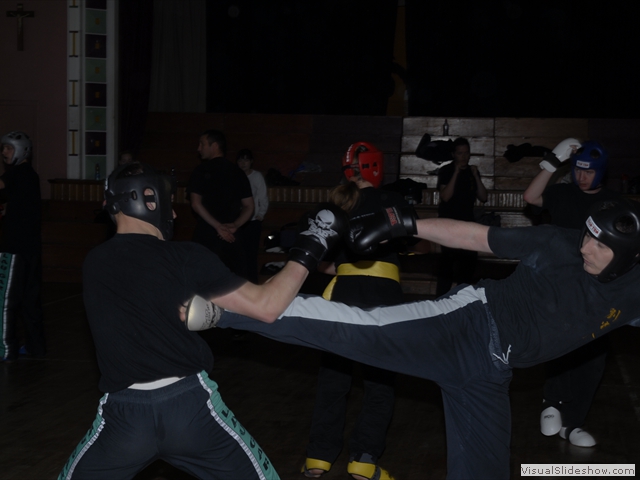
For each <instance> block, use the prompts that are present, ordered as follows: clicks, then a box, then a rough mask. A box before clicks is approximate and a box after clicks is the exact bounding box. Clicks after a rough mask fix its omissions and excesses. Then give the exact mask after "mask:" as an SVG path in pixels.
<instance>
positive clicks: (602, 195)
mask: <svg viewBox="0 0 640 480" xmlns="http://www.w3.org/2000/svg"><path fill="white" fill-rule="evenodd" d="M618 198H620V193H618V192H616V191H613V190H609V189H608V188H602V189H601V190H600V191H599V192H597V193H585V192H583V191H582V190H580V188H579V187H578V186H577V185H576V184H575V183H558V184H555V185H550V186H549V187H548V188H547V189H546V190H545V191H544V193H543V194H542V202H543V203H542V209H547V210H549V213H550V214H551V223H552V224H553V225H558V226H560V227H565V228H575V229H578V230H582V228H583V227H584V222H586V221H587V217H588V216H589V209H590V208H591V206H592V205H593V204H595V203H597V202H601V201H603V200H616V199H618ZM542 209H540V210H542ZM534 211H536V210H534Z"/></svg>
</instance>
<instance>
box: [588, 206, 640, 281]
mask: <svg viewBox="0 0 640 480" xmlns="http://www.w3.org/2000/svg"><path fill="white" fill-rule="evenodd" d="M639 210H640V209H639V208H638V205H637V204H635V203H632V202H630V201H628V200H616V201H605V202H600V203H597V204H596V205H594V206H593V207H592V209H591V212H590V216H589V218H587V221H586V222H585V226H584V228H583V230H582V235H581V236H580V242H582V239H583V238H584V236H585V235H590V236H592V237H593V238H595V239H597V240H598V241H599V242H601V243H603V244H605V245H606V246H607V247H609V248H610V249H611V250H612V251H613V259H612V260H611V262H610V263H609V265H607V266H606V267H605V268H604V270H602V272H600V274H599V275H598V280H599V281H600V282H602V283H607V282H610V281H611V280H615V279H616V278H618V277H620V276H621V275H623V274H625V273H627V272H628V271H629V270H631V269H632V268H633V267H634V266H635V265H636V263H638V260H640V211H639ZM622 225H624V228H623V230H624V231H623V230H621V226H622ZM581 245H582V244H581Z"/></svg>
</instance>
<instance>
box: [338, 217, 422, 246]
mask: <svg viewBox="0 0 640 480" xmlns="http://www.w3.org/2000/svg"><path fill="white" fill-rule="evenodd" d="M416 233H418V228H417V226H416V212H415V210H414V209H413V207H410V206H404V207H388V208H385V209H383V210H380V211H379V212H376V213H370V214H367V215H361V216H359V217H355V218H352V219H351V222H350V224H349V235H347V244H348V245H349V247H350V248H351V249H352V250H353V251H354V252H356V253H360V254H368V253H372V252H373V251H375V249H376V248H377V247H378V244H379V243H380V242H383V241H385V240H392V239H394V238H399V237H408V236H411V235H415V234H416Z"/></svg>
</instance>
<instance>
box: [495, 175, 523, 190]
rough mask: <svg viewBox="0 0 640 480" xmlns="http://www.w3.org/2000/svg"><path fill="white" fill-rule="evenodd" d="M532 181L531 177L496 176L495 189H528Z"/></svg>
mask: <svg viewBox="0 0 640 480" xmlns="http://www.w3.org/2000/svg"><path fill="white" fill-rule="evenodd" d="M530 183H531V178H530V177H494V183H493V188H494V189H495V190H522V191H524V190H526V189H527V187H528V186H529V184H530Z"/></svg>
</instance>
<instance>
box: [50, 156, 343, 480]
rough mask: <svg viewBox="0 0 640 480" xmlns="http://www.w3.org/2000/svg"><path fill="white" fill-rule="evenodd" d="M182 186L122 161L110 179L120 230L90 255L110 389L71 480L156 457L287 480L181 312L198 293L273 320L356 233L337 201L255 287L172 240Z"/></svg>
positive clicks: (96, 332) (94, 325) (183, 465)
mask: <svg viewBox="0 0 640 480" xmlns="http://www.w3.org/2000/svg"><path fill="white" fill-rule="evenodd" d="M243 175H244V174H243ZM174 189H175V185H174V183H173V181H172V178H171V177H170V176H167V175H159V174H157V173H156V172H155V171H153V169H152V168H151V167H150V166H148V165H145V164H141V163H139V162H133V163H131V164H127V165H123V166H121V167H118V168H117V169H116V170H115V171H114V172H113V173H112V174H111V175H110V176H109V178H108V180H107V185H106V189H105V209H106V210H107V212H108V213H109V214H110V215H111V216H112V218H113V219H114V220H115V222H116V225H117V233H116V235H115V236H114V237H113V238H111V239H110V240H108V241H106V242H104V243H103V244H101V245H99V246H98V247H96V248H94V249H93V250H92V251H91V252H89V254H88V255H87V257H86V259H85V263H84V266H83V295H84V304H85V308H86V312H87V319H88V322H89V326H90V328H91V334H92V337H93V341H94V344H95V348H96V357H97V361H98V367H99V369H100V374H101V377H100V382H99V385H98V386H99V388H100V390H101V391H102V392H104V396H103V397H102V399H101V400H100V405H99V407H98V415H97V418H96V420H95V421H94V423H93V425H92V427H91V428H90V430H89V432H88V433H87V434H86V435H85V437H84V438H83V439H82V441H81V442H80V444H79V445H78V447H77V448H76V449H75V451H74V452H73V453H72V455H71V457H70V458H69V460H68V462H67V463H66V465H65V467H64V468H63V471H62V472H61V474H60V476H59V477H58V478H59V479H60V480H62V479H65V480H69V479H75V478H78V479H87V478H101V479H109V480H111V479H120V478H132V477H133V476H134V475H135V474H136V472H138V471H140V470H142V469H143V468H144V467H145V466H147V465H148V464H150V463H151V462H153V461H154V460H156V459H162V460H164V461H166V462H168V463H170V464H172V465H174V466H175V467H177V468H179V469H181V470H184V471H186V472H189V473H190V474H191V475H193V476H195V477H196V478H215V479H219V480H238V479H242V480H253V479H255V480H258V479H260V480H275V479H278V478H279V477H278V474H277V473H276V471H275V469H274V467H273V465H272V464H271V462H270V461H269V458H268V457H267V456H266V454H265V452H264V451H263V450H262V449H261V448H260V446H259V445H258V444H257V442H256V441H255V440H254V439H253V438H252V437H251V435H250V434H249V433H248V432H247V430H246V429H245V428H244V427H243V426H242V425H241V424H240V422H239V421H238V419H237V418H236V417H235V416H234V414H233V412H232V411H230V410H229V408H227V407H226V405H225V404H224V402H223V400H222V398H221V397H220V394H219V393H218V388H217V385H216V383H215V382H214V381H213V380H212V379H211V378H210V377H209V375H208V372H210V371H211V369H212V367H213V355H212V352H211V349H210V348H209V345H207V343H206V342H205V341H204V339H203V338H202V337H200V336H199V335H198V333H197V332H196V331H191V330H198V329H199V330H202V329H204V328H205V327H203V326H202V325H200V326H198V327H197V328H195V327H191V326H189V329H188V328H186V327H185V324H184V323H182V322H181V321H180V317H179V307H180V305H183V304H185V303H186V302H187V301H188V300H189V298H191V297H192V296H193V295H194V294H198V295H200V296H204V297H205V298H210V299H212V300H214V299H215V301H216V302H217V303H219V304H220V305H224V307H225V308H229V309H232V310H234V311H238V312H242V313H245V314H248V315H252V316H256V317H257V318H262V319H265V320H273V319H274V318H276V317H277V316H278V315H279V314H280V313H281V312H282V311H283V310H284V308H285V307H286V306H287V305H288V304H289V303H290V302H291V300H292V299H293V297H294V296H295V294H296V292H297V291H298V289H299V288H300V286H301V285H302V282H303V281H304V280H305V278H306V277H307V275H308V272H309V271H310V270H315V269H316V268H317V263H318V262H319V261H320V260H321V259H322V257H323V256H324V254H325V253H326V251H327V250H328V249H329V248H330V247H331V246H332V245H334V244H335V243H336V242H337V241H338V239H339V238H340V236H341V234H342V233H343V232H344V230H346V224H347V219H346V218H343V217H346V215H345V214H344V213H343V212H341V211H340V210H339V209H338V208H337V207H336V208H335V211H336V212H335V213H333V212H332V211H331V210H329V209H328V208H330V207H327V208H325V209H321V210H319V211H318V212H317V214H316V217H313V216H311V217H310V218H309V220H308V225H309V229H308V230H307V231H304V232H302V233H301V235H300V237H299V238H298V239H297V240H296V244H295V245H294V246H293V247H292V248H291V251H290V253H289V260H290V261H289V262H288V263H287V264H286V265H285V267H284V268H283V269H282V270H281V272H280V273H279V274H278V275H276V276H274V277H272V278H271V280H270V281H269V282H267V283H265V284H264V285H255V284H252V283H250V282H247V281H246V280H244V279H242V278H240V277H238V276H237V275H235V274H234V273H232V272H230V271H229V269H227V267H225V265H224V264H223V263H222V262H221V261H220V259H219V258H218V257H217V256H216V255H214V254H213V253H212V252H210V251H209V250H207V249H206V248H204V247H203V246H202V245H199V244H197V243H194V242H170V241H168V240H170V239H171V236H172V234H173V219H174V213H173V210H172V208H171V197H172V194H173V191H174ZM319 219H321V220H319Z"/></svg>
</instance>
